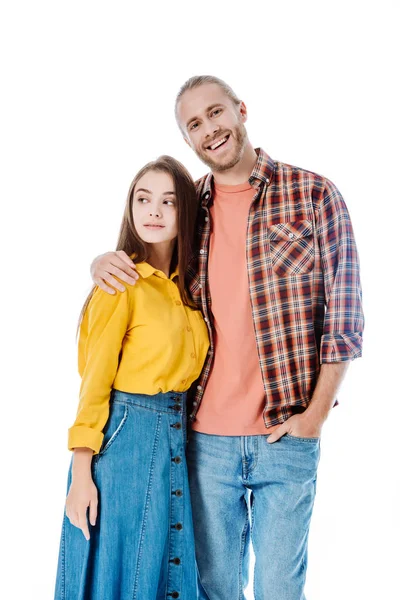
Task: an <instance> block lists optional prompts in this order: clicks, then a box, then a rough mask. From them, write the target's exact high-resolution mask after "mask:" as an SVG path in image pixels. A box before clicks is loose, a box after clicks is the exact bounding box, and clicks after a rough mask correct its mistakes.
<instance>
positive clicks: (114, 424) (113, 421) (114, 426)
mask: <svg viewBox="0 0 400 600" xmlns="http://www.w3.org/2000/svg"><path fill="white" fill-rule="evenodd" d="M128 412H129V407H128V405H127V404H125V403H124V402H116V401H114V402H112V403H111V405H110V414H109V417H108V421H107V423H106V424H105V427H104V429H103V434H104V438H103V443H102V445H101V448H100V451H99V457H100V456H104V454H105V453H106V452H107V451H108V450H109V448H110V446H111V445H112V444H113V443H114V442H115V440H116V439H117V437H118V436H119V435H120V433H121V431H122V429H123V427H124V425H125V423H126V421H127V418H128Z"/></svg>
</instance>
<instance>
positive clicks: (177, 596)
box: [171, 592, 179, 598]
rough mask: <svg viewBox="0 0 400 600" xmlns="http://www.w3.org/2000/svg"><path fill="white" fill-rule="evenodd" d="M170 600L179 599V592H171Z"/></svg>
mask: <svg viewBox="0 0 400 600" xmlns="http://www.w3.org/2000/svg"><path fill="white" fill-rule="evenodd" d="M171 598H179V592H172V594H171Z"/></svg>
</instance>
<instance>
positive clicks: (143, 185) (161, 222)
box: [132, 171, 178, 244]
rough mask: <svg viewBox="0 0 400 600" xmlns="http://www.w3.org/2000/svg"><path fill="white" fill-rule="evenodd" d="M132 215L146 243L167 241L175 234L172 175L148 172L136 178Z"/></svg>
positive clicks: (174, 197) (175, 217)
mask: <svg viewBox="0 0 400 600" xmlns="http://www.w3.org/2000/svg"><path fill="white" fill-rule="evenodd" d="M132 216H133V222H134V224H135V228H136V231H137V233H138V235H139V237H140V238H141V239H142V240H143V241H144V242H147V243H148V244H160V243H163V242H164V243H165V242H170V241H172V240H174V239H175V238H176V237H177V235H178V218H177V208H176V196H175V186H174V182H173V179H172V177H171V175H169V174H168V173H164V172H162V171H148V172H147V173H146V174H145V175H143V177H141V178H140V179H139V180H138V182H137V184H136V186H135V191H134V195H133V200H132Z"/></svg>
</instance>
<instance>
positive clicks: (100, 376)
mask: <svg viewBox="0 0 400 600" xmlns="http://www.w3.org/2000/svg"><path fill="white" fill-rule="evenodd" d="M131 310H132V307H131V294H130V293H129V292H124V293H121V292H117V293H116V294H115V295H113V296H112V295H110V294H106V293H105V292H103V291H102V290H100V289H99V288H96V290H95V291H94V294H93V296H92V298H91V300H90V303H89V306H88V308H87V310H86V313H85V315H84V317H83V319H82V323H81V328H80V335H79V344H78V368H79V373H80V375H81V377H82V383H81V388H80V394H79V406H78V412H77V416H76V419H75V422H74V424H73V426H72V427H71V428H70V429H69V436H68V448H69V449H70V450H73V449H74V448H83V447H86V448H91V449H92V450H93V452H94V453H95V454H97V453H98V452H99V450H100V447H101V444H102V441H103V437H104V436H103V429H104V426H105V424H106V422H107V419H108V416H109V402H110V393H111V389H112V386H113V383H114V379H115V376H116V374H117V371H118V365H119V356H120V352H121V349H122V343H123V340H124V337H125V335H126V333H127V330H128V329H129V327H130V326H131Z"/></svg>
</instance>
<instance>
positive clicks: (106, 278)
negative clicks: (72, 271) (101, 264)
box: [96, 272, 126, 294]
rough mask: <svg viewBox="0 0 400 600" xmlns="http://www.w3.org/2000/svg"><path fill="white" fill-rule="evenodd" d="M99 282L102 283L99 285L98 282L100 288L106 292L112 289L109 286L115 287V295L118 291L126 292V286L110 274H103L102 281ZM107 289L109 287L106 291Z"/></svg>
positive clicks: (113, 290)
mask: <svg viewBox="0 0 400 600" xmlns="http://www.w3.org/2000/svg"><path fill="white" fill-rule="evenodd" d="M99 281H101V282H102V285H99V284H98V283H97V280H96V283H97V285H99V287H101V289H102V290H104V291H105V292H107V291H108V290H109V289H110V287H109V286H111V285H112V286H113V287H112V288H111V290H112V293H113V294H115V290H118V291H120V292H124V291H125V290H126V288H125V286H124V285H122V283H120V282H119V281H118V280H117V279H115V278H114V277H113V276H112V275H110V273H106V272H104V273H102V275H101V279H99ZM105 287H107V289H105ZM113 288H114V289H113ZM109 293H111V292H109Z"/></svg>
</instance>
